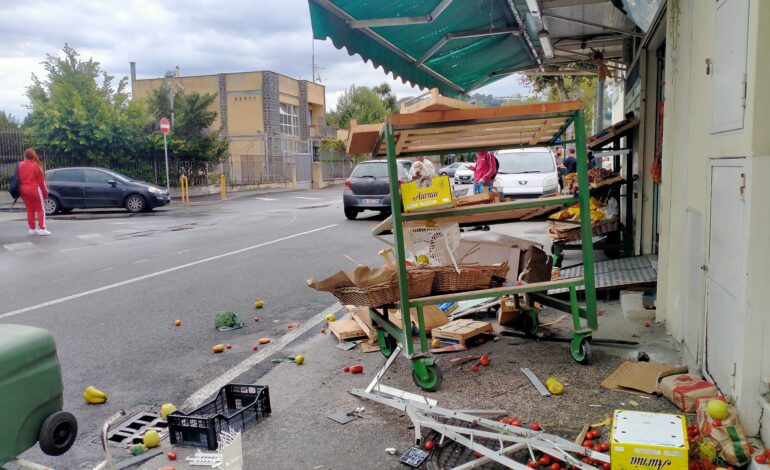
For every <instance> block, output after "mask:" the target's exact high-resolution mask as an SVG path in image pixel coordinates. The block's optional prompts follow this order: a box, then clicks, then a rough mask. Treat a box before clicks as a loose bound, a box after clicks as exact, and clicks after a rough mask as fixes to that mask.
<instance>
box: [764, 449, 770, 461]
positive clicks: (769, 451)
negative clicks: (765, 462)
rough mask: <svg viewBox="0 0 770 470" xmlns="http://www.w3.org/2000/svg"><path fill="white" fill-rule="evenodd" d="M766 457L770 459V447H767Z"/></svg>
mask: <svg viewBox="0 0 770 470" xmlns="http://www.w3.org/2000/svg"><path fill="white" fill-rule="evenodd" d="M765 457H767V458H768V459H770V449H765Z"/></svg>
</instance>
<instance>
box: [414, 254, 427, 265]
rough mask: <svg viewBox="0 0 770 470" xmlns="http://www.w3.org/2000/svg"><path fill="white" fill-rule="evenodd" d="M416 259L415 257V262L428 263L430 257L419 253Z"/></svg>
mask: <svg viewBox="0 0 770 470" xmlns="http://www.w3.org/2000/svg"><path fill="white" fill-rule="evenodd" d="M416 259H417V263H418V264H428V263H430V259H429V258H428V257H427V256H425V255H420V256H418V257H417V258H416Z"/></svg>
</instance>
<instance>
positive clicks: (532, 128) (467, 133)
mask: <svg viewBox="0 0 770 470" xmlns="http://www.w3.org/2000/svg"><path fill="white" fill-rule="evenodd" d="M559 128H560V127H559V126H550V127H547V128H546V131H548V130H552V131H553V132H556V131H557V130H559ZM542 129H543V126H542V125H537V124H534V125H527V126H506V127H498V128H494V129H479V128H476V127H473V126H468V127H466V128H465V129H464V130H462V131H452V132H446V133H443V134H438V133H432V134H419V133H417V132H415V131H408V132H409V133H410V134H411V136H412V138H411V139H410V141H412V142H417V141H420V142H430V141H445V140H449V139H453V140H457V139H470V138H478V137H483V136H497V135H507V134H519V135H522V134H527V135H533V136H534V135H536V134H537V132H539V131H541V130H542ZM401 132H407V131H401ZM553 132H552V133H553ZM546 137H547V135H546ZM543 139H544V137H541V138H540V140H541V141H542V140H543Z"/></svg>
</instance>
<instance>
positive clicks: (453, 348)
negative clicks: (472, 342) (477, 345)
mask: <svg viewBox="0 0 770 470" xmlns="http://www.w3.org/2000/svg"><path fill="white" fill-rule="evenodd" d="M434 341H438V344H439V346H440V347H433V348H432V349H429V350H428V352H429V353H433V354H442V353H453V352H461V351H467V350H468V346H466V345H464V344H450V345H449V346H441V341H439V340H438V339H435V340H434Z"/></svg>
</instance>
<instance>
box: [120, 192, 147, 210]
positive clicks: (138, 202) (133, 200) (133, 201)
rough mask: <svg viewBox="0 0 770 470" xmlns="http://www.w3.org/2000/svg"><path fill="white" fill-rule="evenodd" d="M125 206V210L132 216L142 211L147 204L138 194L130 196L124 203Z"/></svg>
mask: <svg viewBox="0 0 770 470" xmlns="http://www.w3.org/2000/svg"><path fill="white" fill-rule="evenodd" d="M124 205H125V206H126V210H127V211H128V212H131V213H132V214H136V213H137V212H142V211H144V208H145V207H147V202H146V201H145V200H144V198H143V197H142V196H141V195H139V194H131V195H130V196H128V197H127V198H126V202H125V204H124Z"/></svg>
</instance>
